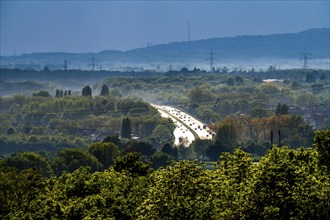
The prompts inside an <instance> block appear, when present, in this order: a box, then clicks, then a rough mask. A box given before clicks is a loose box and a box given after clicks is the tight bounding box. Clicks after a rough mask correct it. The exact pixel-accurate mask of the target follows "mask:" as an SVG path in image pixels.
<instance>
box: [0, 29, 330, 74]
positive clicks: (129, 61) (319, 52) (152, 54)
mask: <svg viewBox="0 0 330 220" xmlns="http://www.w3.org/2000/svg"><path fill="white" fill-rule="evenodd" d="M329 33H330V29H328V28H315V29H309V30H306V31H302V32H299V33H291V34H273V35H256V36H236V37H222V38H210V39H205V40H197V41H190V42H173V43H169V44H159V45H155V46H150V47H145V48H138V49H134V50H129V51H114V50H105V51H102V52H99V53H95V54H92V53H63V52H51V53H32V54H24V55H21V56H9V57H1V67H6V68H15V67H16V68H21V69H24V68H25V69H28V68H30V69H42V68H43V67H44V66H48V67H49V68H50V69H63V66H64V60H65V59H66V60H67V61H68V66H69V68H75V69H77V68H79V69H91V68H92V57H93V56H94V58H95V68H96V69H97V68H100V67H101V66H102V68H106V69H108V68H112V69H116V68H122V67H132V68H138V67H145V66H149V67H152V68H157V67H159V65H163V66H164V65H169V64H170V63H171V64H178V63H181V64H182V65H185V64H186V65H188V66H189V65H191V66H193V65H195V66H198V65H208V61H207V59H208V57H209V56H210V51H211V48H212V50H213V53H214V56H215V57H216V58H217V63H219V64H222V65H225V64H234V63H235V64H240V63H244V62H249V61H250V60H256V59H259V60H266V61H265V62H270V61H272V60H282V61H283V62H284V63H285V62H289V61H288V60H295V61H296V62H297V63H299V58H302V57H303V55H304V50H305V48H306V50H307V52H308V57H311V58H312V59H313V60H314V62H316V60H320V59H321V60H322V59H323V60H326V61H325V65H329V57H330V54H329V53H330V52H329V48H330V43H329V42H330V36H329ZM317 62H318V61H317ZM317 62H316V63H317ZM268 64H272V63H267V65H268Z"/></svg>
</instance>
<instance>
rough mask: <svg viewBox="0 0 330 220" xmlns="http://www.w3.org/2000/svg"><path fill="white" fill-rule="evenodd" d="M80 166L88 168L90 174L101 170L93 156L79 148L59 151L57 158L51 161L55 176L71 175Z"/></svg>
mask: <svg viewBox="0 0 330 220" xmlns="http://www.w3.org/2000/svg"><path fill="white" fill-rule="evenodd" d="M82 166H87V167H90V168H91V171H92V172H95V171H99V170H101V169H102V168H103V166H102V164H101V163H100V162H99V161H98V160H97V158H96V157H95V156H93V155H91V154H89V153H88V152H87V151H85V150H83V149H79V148H74V149H65V148H64V149H61V150H59V151H58V156H57V157H56V158H55V159H54V161H52V167H53V169H54V173H55V174H56V175H57V176H60V175H61V174H62V173H63V172H70V173H71V172H73V171H75V170H76V169H78V168H79V167H82Z"/></svg>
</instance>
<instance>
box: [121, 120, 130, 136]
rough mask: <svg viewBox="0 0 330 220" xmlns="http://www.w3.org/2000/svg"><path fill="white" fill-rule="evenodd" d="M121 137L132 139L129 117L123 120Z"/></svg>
mask: <svg viewBox="0 0 330 220" xmlns="http://www.w3.org/2000/svg"><path fill="white" fill-rule="evenodd" d="M121 137H122V138H128V139H130V138H131V137H132V131H131V120H130V119H129V118H128V117H126V118H124V119H123V122H122V126H121Z"/></svg>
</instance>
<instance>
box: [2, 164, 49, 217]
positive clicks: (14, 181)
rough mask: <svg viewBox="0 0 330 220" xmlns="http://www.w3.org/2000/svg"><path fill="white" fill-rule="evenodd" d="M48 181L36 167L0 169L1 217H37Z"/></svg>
mask: <svg viewBox="0 0 330 220" xmlns="http://www.w3.org/2000/svg"><path fill="white" fill-rule="evenodd" d="M46 187H47V184H46V181H45V180H44V178H43V177H42V176H41V174H39V173H38V172H37V171H36V170H34V169H25V170H17V169H15V168H5V167H2V168H1V169H0V189H1V190H0V204H1V205H0V218H1V219H36V218H37V217H40V216H38V212H39V210H40V208H46V207H40V206H38V200H40V199H41V198H42V195H43V194H44V193H45V192H46Z"/></svg>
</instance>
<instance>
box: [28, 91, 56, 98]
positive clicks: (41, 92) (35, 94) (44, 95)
mask: <svg viewBox="0 0 330 220" xmlns="http://www.w3.org/2000/svg"><path fill="white" fill-rule="evenodd" d="M32 96H41V97H51V95H50V94H49V92H48V91H39V92H37V93H33V94H32Z"/></svg>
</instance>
